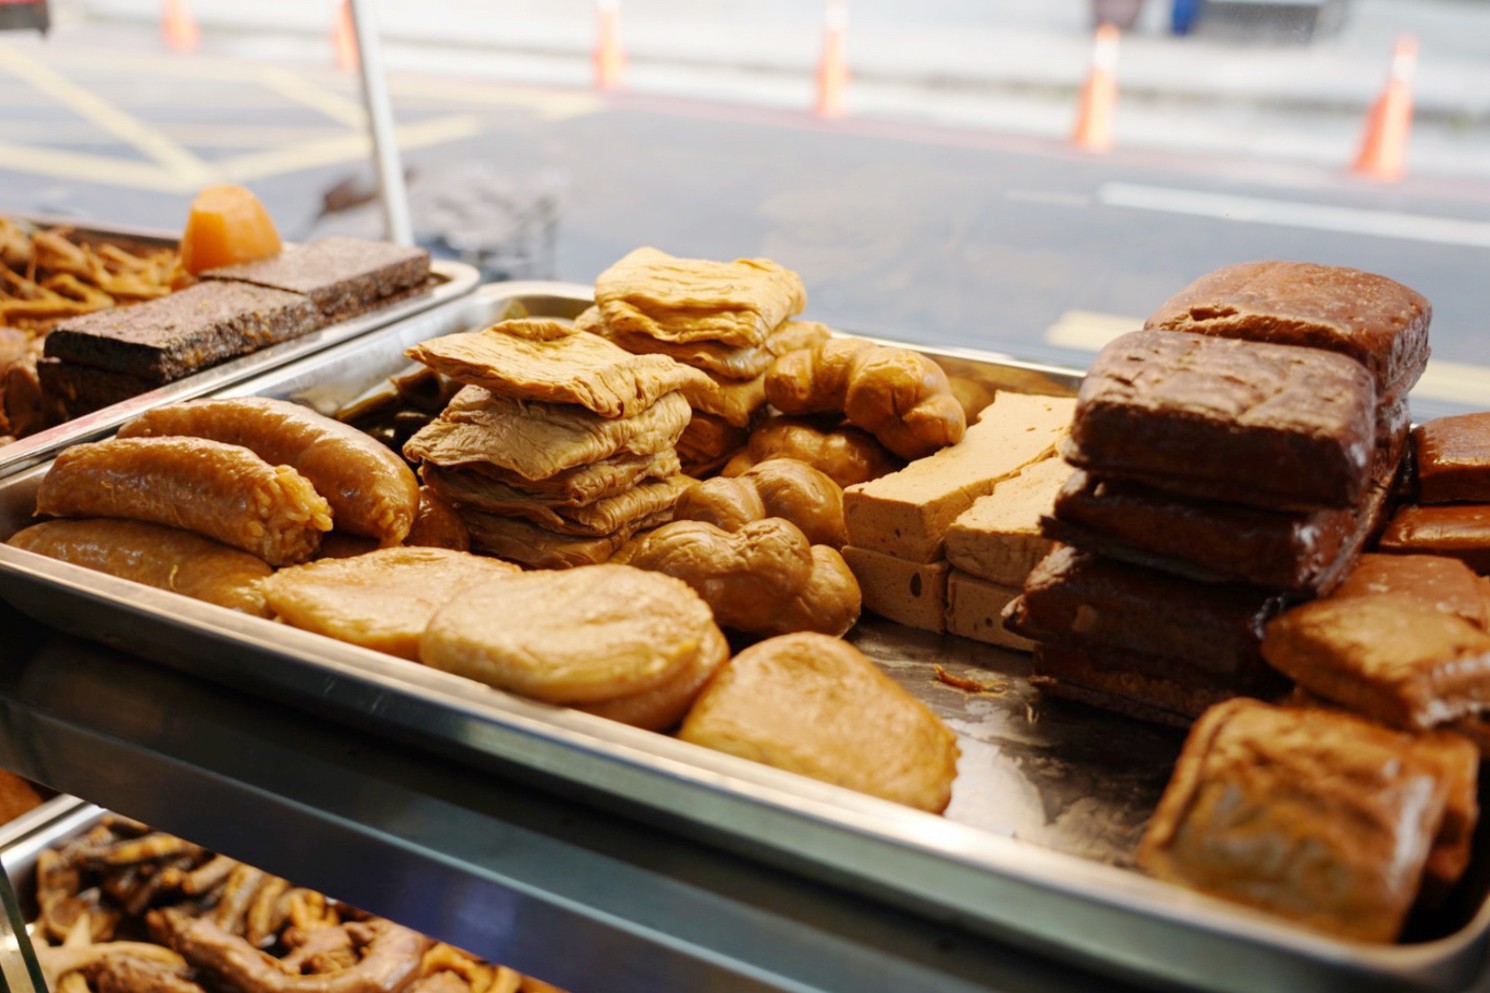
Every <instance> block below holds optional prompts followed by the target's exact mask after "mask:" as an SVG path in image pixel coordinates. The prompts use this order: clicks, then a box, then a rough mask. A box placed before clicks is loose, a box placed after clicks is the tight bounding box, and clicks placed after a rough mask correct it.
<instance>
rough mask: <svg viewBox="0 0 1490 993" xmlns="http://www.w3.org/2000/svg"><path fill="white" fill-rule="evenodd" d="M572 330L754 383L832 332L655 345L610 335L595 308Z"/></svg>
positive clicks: (789, 326) (810, 324)
mask: <svg viewBox="0 0 1490 993" xmlns="http://www.w3.org/2000/svg"><path fill="white" fill-rule="evenodd" d="M574 326H575V327H576V328H579V329H580V330H581V331H589V332H590V333H592V334H598V335H600V336H601V337H603V338H608V339H609V340H611V341H613V342H615V343H616V344H617V345H620V346H621V347H622V348H624V349H626V351H628V352H635V353H636V354H638V355H653V354H655V355H667V356H669V357H671V358H675V359H677V360H678V361H679V362H682V363H683V364H684V365H691V366H693V367H694V368H695V369H702V370H704V371H705V372H707V373H709V374H710V375H712V376H718V377H722V378H724V379H754V378H755V377H757V376H760V375H763V374H764V373H765V371H766V370H767V369H769V368H770V367H771V363H772V362H774V361H775V360H776V359H777V358H778V357H779V356H782V355H785V354H787V353H788V352H794V351H796V350H797V349H800V348H811V347H812V346H813V345H816V344H818V343H819V342H823V341H827V340H828V339H829V338H830V337H832V335H833V332H832V331H831V330H829V328H828V326H827V325H826V324H822V323H820V322H818V321H785V322H783V323H782V324H781V326H779V327H778V328H776V330H774V331H772V332H771V333H770V334H769V335H768V336H767V337H766V340H765V341H764V342H762V343H761V344H759V345H743V346H736V345H723V344H720V343H719V342H717V341H690V342H672V341H659V340H658V339H656V338H653V337H652V336H650V335H646V334H638V333H636V332H628V331H613V330H611V328H610V327H609V326H608V325H607V324H606V323H605V319H604V318H603V317H602V316H601V314H600V308H599V307H590V308H589V309H588V310H586V311H585V312H584V313H582V314H580V315H579V316H578V317H576V318H575V319H574Z"/></svg>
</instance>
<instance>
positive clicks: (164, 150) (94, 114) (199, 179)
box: [0, 46, 213, 186]
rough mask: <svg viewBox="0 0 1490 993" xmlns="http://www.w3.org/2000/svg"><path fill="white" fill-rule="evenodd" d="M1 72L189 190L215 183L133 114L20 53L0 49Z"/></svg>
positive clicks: (201, 165)
mask: <svg viewBox="0 0 1490 993" xmlns="http://www.w3.org/2000/svg"><path fill="white" fill-rule="evenodd" d="M0 70H3V71H5V72H7V73H9V74H10V75H12V76H14V77H15V78H17V79H20V80H22V81H23V82H25V83H27V84H29V85H30V86H32V87H34V88H36V89H37V90H40V91H41V92H42V93H45V94H46V95H47V96H49V97H51V98H52V99H54V100H56V101H57V102H58V103H60V104H62V105H63V106H65V107H67V108H68V109H70V110H72V111H74V112H75V113H77V114H79V115H81V116H82V117H85V118H87V119H88V120H90V121H92V122H93V123H94V124H96V125H98V126H99V127H100V128H102V129H104V130H105V131H107V132H109V133H110V134H112V135H115V136H116V137H118V138H119V139H120V140H121V141H124V142H126V143H128V144H130V145H133V146H134V147H135V148H138V149H139V150H140V151H141V152H143V153H144V154H145V155H147V156H149V157H150V158H152V159H154V160H155V161H156V162H158V163H160V165H162V166H164V167H165V168H166V169H168V170H169V171H170V172H171V173H172V174H174V175H175V176H176V178H177V180H178V181H179V182H180V183H182V184H184V185H187V186H203V185H205V184H207V183H209V182H211V181H212V179H213V174H212V170H211V168H210V167H209V166H208V165H207V163H205V162H203V161H202V160H201V159H199V158H197V157H196V156H195V155H193V154H192V153H191V152H189V151H187V150H186V149H185V148H183V147H182V146H181V145H179V144H177V143H176V142H174V141H172V140H171V139H169V138H167V137H166V136H165V135H163V134H161V133H160V132H159V131H157V130H156V129H155V128H152V127H151V126H150V125H148V124H146V123H145V122H144V121H141V120H140V119H139V118H137V117H135V116H134V115H132V114H127V113H125V112H124V111H122V110H120V109H119V108H118V107H115V106H114V105H113V104H111V103H109V102H108V101H107V100H104V99H103V98H102V97H99V96H98V95H97V94H95V93H94V92H93V91H91V90H89V89H87V88H86V87H83V86H80V85H78V84H77V83H74V82H73V81H72V80H70V79H68V78H67V77H66V76H64V75H62V74H61V73H59V72H57V71H56V70H55V69H52V68H51V67H50V66H47V65H44V64H42V63H41V62H38V61H37V60H35V59H32V58H29V57H27V56H25V55H22V54H21V53H20V51H18V50H17V49H14V48H10V47H7V46H0Z"/></svg>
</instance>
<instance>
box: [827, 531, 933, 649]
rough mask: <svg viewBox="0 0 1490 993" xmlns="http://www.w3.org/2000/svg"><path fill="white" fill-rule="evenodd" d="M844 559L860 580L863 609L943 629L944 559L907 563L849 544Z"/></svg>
mask: <svg viewBox="0 0 1490 993" xmlns="http://www.w3.org/2000/svg"><path fill="white" fill-rule="evenodd" d="M843 561H844V562H846V563H848V567H849V570H850V571H851V572H853V574H854V578H855V579H857V580H858V581H859V589H860V591H861V592H862V593H863V595H864V609H866V610H872V611H874V612H875V613H876V614H879V615H880V616H881V617H884V618H888V619H889V620H892V621H897V622H899V623H901V624H904V625H906V626H908V627H913V628H921V629H922V630H923V631H945V630H946V625H947V620H946V614H947V571H948V568H949V567H948V565H947V563H946V562H932V563H929V564H928V563H923V562H907V561H906V560H905V559H898V558H896V557H895V556H893V555H886V554H884V553H883V552H875V551H870V550H869V549H866V548H854V547H852V546H848V545H846V546H844V549H843Z"/></svg>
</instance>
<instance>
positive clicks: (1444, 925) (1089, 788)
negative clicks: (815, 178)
mask: <svg viewBox="0 0 1490 993" xmlns="http://www.w3.org/2000/svg"><path fill="white" fill-rule="evenodd" d="M587 294H588V288H587V287H582V286H569V285H564V284H553V283H511V284H499V285H493V286H486V287H482V288H481V289H479V290H477V291H476V292H475V293H473V294H471V295H470V296H468V297H466V298H465V299H463V300H460V301H457V302H456V303H453V304H450V305H448V306H445V307H442V308H440V309H439V310H436V311H430V312H427V313H425V314H422V315H418V316H415V317H413V318H410V319H408V320H406V321H404V322H401V323H399V324H397V325H395V326H393V327H390V328H387V329H385V330H384V331H382V332H379V333H377V334H373V335H368V336H366V337H364V338H362V339H360V340H359V341H357V342H355V343H353V344H349V345H343V346H340V347H337V348H334V349H330V350H327V351H325V352H322V353H320V354H318V355H316V356H313V357H311V358H309V359H306V360H304V361H301V362H298V363H295V364H294V365H289V366H284V367H281V368H278V369H276V370H273V371H271V372H268V373H266V374H264V375H262V376H260V377H257V378H255V379H253V380H250V381H245V382H241V383H238V384H236V385H234V386H231V387H229V388H227V389H225V390H222V391H220V394H221V395H263V396H276V397H282V398H290V399H295V400H298V401H301V402H305V403H308V404H310V405H311V406H313V407H316V408H317V409H319V410H322V411H325V412H334V411H336V410H338V409H340V408H342V407H344V406H345V405H347V404H348V403H350V402H351V401H352V400H353V399H355V398H356V397H358V396H360V395H362V394H364V393H365V392H367V391H368V390H369V389H370V388H373V387H375V386H376V385H377V384H378V383H379V382H380V381H381V380H383V379H384V378H386V377H387V376H389V375H391V374H395V373H397V372H399V371H400V370H402V369H404V368H406V367H407V365H408V363H407V360H405V359H404V357H403V350H404V349H405V348H406V347H407V346H408V345H410V344H412V343H414V342H417V341H421V340H424V339H426V338H430V337H435V336H438V335H440V334H446V333H450V332H454V331H458V330H464V329H466V328H471V327H477V326H481V325H484V324H486V323H490V322H492V321H494V320H498V319H501V318H503V317H506V316H512V315H515V314H523V313H526V314H534V315H553V316H572V315H574V314H575V313H577V312H578V311H579V310H580V309H582V308H583V306H585V304H586V302H587ZM927 352H928V354H932V355H934V356H936V357H937V358H938V359H939V360H941V361H943V362H944V364H946V365H947V366H948V368H949V372H951V373H952V375H953V376H954V377H955V378H957V379H959V380H962V382H961V383H960V388H962V389H964V390H970V389H985V390H986V389H988V388H990V387H999V388H1011V389H1024V390H1030V391H1039V392H1053V393H1060V392H1069V391H1070V390H1071V389H1072V388H1073V387H1074V385H1075V384H1076V382H1077V380H1078V378H1079V377H1078V376H1077V375H1076V374H1075V373H1073V372H1071V371H1069V370H1059V369H1052V368H1048V367H1041V366H1034V365H1030V364H1027V363H1021V362H1017V361H1015V360H1012V359H1009V358H1006V357H1003V356H995V355H986V354H979V353H974V352H967V351H960V352H939V351H932V350H927ZM44 471H45V467H38V468H36V469H33V470H31V471H28V472H25V473H20V474H17V475H15V476H12V477H10V478H9V479H6V480H3V481H0V536H6V535H9V534H10V533H12V532H13V531H14V530H16V529H17V528H19V527H21V526H23V525H24V524H25V523H26V521H27V519H28V518H29V515H30V511H31V506H32V501H33V496H34V492H35V488H36V486H37V484H38V483H39V481H40V478H41V475H42V474H43V473H44ZM0 595H3V596H5V597H6V598H7V599H8V600H10V601H11V602H12V603H13V604H15V605H16V606H17V607H18V608H20V609H21V610H23V611H25V612H27V613H29V614H31V615H32V616H34V617H37V618H39V619H41V620H43V621H45V622H48V623H51V624H53V625H55V626H57V627H60V628H63V629H65V630H70V631H73V632H77V633H84V634H86V635H88V636H89V637H92V638H95V639H97V640H99V641H102V642H104V643H106V644H109V645H112V646H114V647H117V648H120V649H122V650H126V651H132V652H134V653H136V654H142V655H145V656H147V657H149V658H151V659H154V660H156V661H159V662H162V663H165V664H167V665H170V666H172V667H175V668H177V669H180V670H183V671H185V672H188V673H193V674H196V675H199V676H203V677H207V678H211V679H214V680H217V681H219V682H223V683H226V684H228V685H231V686H234V687H238V688H241V689H245V690H249V691H251V692H253V693H256V694H259V695H262V696H265V697H268V698H270V699H274V700H277V701H280V702H282V703H285V704H288V705H291V706H294V707H298V708H302V709H304V710H306V711H309V712H312V713H316V714H332V715H335V716H337V717H338V718H339V719H341V720H344V721H347V722H349V723H352V724H355V725H357V726H359V727H363V728H366V729H369V730H372V731H374V732H376V733H379V734H383V735H387V736H391V737H395V738H398V739H400V740H404V741H410V742H415V743H419V744H422V745H425V746H428V747H429V748H431V749H432V750H435V751H437V752H438V753H440V754H443V755H448V756H451V757H453V758H457V759H460V760H462V761H465V762H468V763H471V764H474V765H477V766H489V767H492V768H501V769H512V768H517V769H521V770H524V771H525V772H526V773H527V774H529V775H530V776H532V777H536V779H538V780H540V781H542V782H544V783H548V784H551V785H553V786H555V787H556V788H561V789H562V788H565V787H568V788H574V789H581V790H584V791H586V792H588V793H591V794H593V795H597V796H602V797H610V798H613V799H614V801H615V802H616V803H618V804H623V805H624V806H625V807H626V808H627V809H629V810H639V811H642V812H644V813H650V815H651V816H654V817H656V818H657V819H658V820H659V821H662V820H665V821H667V822H668V823H670V824H676V823H679V822H682V823H685V824H686V825H687V826H688V828H689V831H690V833H692V834H694V835H695V836H696V837H698V838H700V839H702V840H706V841H708V842H710V843H713V844H715V845H719V846H722V847H725V848H727V849H728V850H730V851H733V852H737V853H740V854H744V855H747V856H749V857H752V858H756V859H763V860H767V861H769V862H770V863H771V864H773V865H775V866H778V867H785V868H787V869H790V870H791V871H794V872H797V873H800V874H802V875H804V876H807V877H809V878H812V879H815V880H819V881H822V882H825V883H830V884H833V885H835V886H839V887H847V888H849V889H852V890H855V891H857V892H859V893H862V894H865V895H867V896H869V897H872V898H873V899H875V900H879V901H882V902H884V903H885V904H887V905H889V906H891V907H894V908H897V909H900V910H905V911H910V912H914V913H918V914H921V915H923V916H927V917H930V918H931V919H933V920H937V921H944V922H948V923H952V924H955V925H957V926H959V927H961V928H965V929H968V930H972V931H975V932H981V933H983V934H986V935H989V936H990V937H996V938H1002V939H1005V940H1010V939H1012V940H1015V941H1018V942H1020V943H1022V944H1025V945H1029V946H1033V947H1037V948H1039V949H1040V950H1042V951H1044V952H1047V953H1051V954H1054V955H1056V956H1057V957H1059V958H1062V959H1065V960H1069V961H1073V962H1077V963H1080V964H1085V965H1096V966H1097V967H1099V968H1101V969H1103V970H1105V971H1106V972H1108V973H1109V974H1120V975H1124V976H1129V977H1136V978H1139V979H1141V980H1144V981H1150V982H1152V981H1156V980H1157V981H1167V982H1173V983H1181V984H1184V985H1187V986H1192V987H1196V988H1205V989H1214V990H1237V991H1241V990H1247V991H1260V990H1269V991H1271V990H1277V989H1290V990H1374V989H1423V990H1441V991H1449V990H1460V989H1463V988H1465V987H1466V986H1467V985H1468V984H1469V983H1470V982H1471V980H1472V979H1473V978H1474V977H1475V976H1476V974H1477V972H1478V970H1479V969H1480V965H1481V958H1482V955H1483V952H1484V949H1485V935H1486V929H1487V926H1490V908H1487V907H1486V906H1485V891H1486V886H1487V883H1490V870H1487V867H1486V865H1485V864H1484V863H1485V861H1486V860H1485V859H1484V858H1483V857H1481V858H1480V859H1478V860H1477V863H1476V865H1475V866H1473V867H1472V868H1471V872H1470V881H1469V883H1468V884H1467V885H1466V886H1465V888H1464V892H1463V894H1462V896H1463V899H1462V900H1461V901H1460V902H1459V904H1458V905H1457V906H1456V907H1455V908H1453V909H1452V910H1451V911H1450V912H1448V913H1445V914H1442V915H1438V916H1431V917H1424V918H1422V919H1420V920H1417V921H1415V922H1414V925H1413V930H1412V933H1411V934H1410V935H1409V942H1408V943H1405V944H1403V945H1399V946H1389V947H1386V946H1366V945H1357V944H1351V943H1346V942H1340V941H1334V940H1331V939H1327V938H1322V937H1318V936H1315V935H1310V934H1305V933H1302V932H1300V931H1298V930H1296V929H1294V928H1292V927H1290V926H1288V925H1287V924H1285V923H1282V922H1279V921H1277V920H1274V919H1272V918H1268V917H1265V916H1263V915H1258V914H1253V913H1250V912H1248V911H1245V910H1243V909H1240V908H1236V907H1233V906H1231V905H1228V904H1224V903H1220V902H1218V901H1214V900H1210V899H1208V898H1205V897H1203V896H1200V895H1197V894H1194V893H1190V892H1187V891H1184V890H1181V889H1178V888H1175V887H1170V886H1167V885H1165V884H1162V883H1159V882H1157V881H1154V880H1151V879H1148V878H1146V877H1144V876H1142V875H1141V874H1139V873H1137V872H1134V871H1132V870H1131V869H1130V868H1128V864H1129V862H1130V859H1131V853H1132V849H1133V845H1134V844H1135V843H1136V840H1137V838H1138V836H1139V835H1140V833H1141V831H1142V829H1143V826H1144V823H1145V821H1146V819H1147V817H1148V814H1149V812H1150V811H1151V809H1152V806H1153V803H1154V801H1155V800H1156V798H1157V796H1158V795H1159V792H1160V791H1161V790H1162V788H1163V785H1164V783H1165V781H1166V780H1167V778H1168V775H1169V769H1170V765H1171V763H1172V761H1173V758H1174V755H1175V754H1176V752H1177V750H1178V747H1179V744H1180V740H1181V739H1180V736H1179V735H1178V734H1176V733H1174V732H1172V731H1168V730H1165V729H1161V728H1156V727H1152V726H1148V725H1143V724H1139V723H1136V722H1130V721H1126V720H1123V719H1121V718H1118V717H1115V716H1111V715H1107V714H1103V713H1099V712H1096V711H1092V710H1088V709H1085V708H1082V707H1079V706H1075V705H1062V704H1060V703H1049V704H1046V703H1043V702H1041V701H1039V700H1038V699H1037V697H1036V696H1035V695H1034V693H1033V692H1032V691H1031V689H1030V688H1029V686H1028V683H1027V681H1026V680H1025V675H1026V671H1027V670H1026V663H1025V660H1024V658H1023V657H1022V656H1019V655H1017V654H1014V653H1009V652H1004V651H1000V650H998V649H994V648H991V647H989V646H985V645H981V644H978V643H975V642H971V641H967V640H964V639H960V638H956V637H951V636H935V635H929V634H925V633H922V632H916V631H910V630H908V629H905V628H901V627H899V626H898V625H894V624H889V623H886V622H882V621H878V620H876V619H873V618H870V619H867V620H866V621H864V622H862V623H861V624H860V626H859V627H858V628H857V629H856V630H855V632H854V633H853V636H852V637H853V640H855V641H856V643H857V644H858V645H859V646H860V647H861V648H863V649H864V650H865V651H866V653H868V654H869V655H870V656H871V657H873V658H875V659H876V660H877V661H878V662H879V663H880V664H881V665H883V666H884V667H885V668H886V669H887V671H889V672H890V673H891V674H892V675H893V676H894V677H895V678H896V679H897V680H899V681H900V682H901V683H902V685H904V686H906V687H907V688H908V689H909V690H911V692H913V693H914V694H915V695H916V696H917V697H919V698H921V699H923V700H925V701H926V702H927V703H928V704H929V705H931V706H932V707H933V708H934V709H935V710H936V711H937V712H938V713H939V714H940V715H941V716H942V717H943V719H944V720H946V721H947V722H948V724H949V725H950V726H951V727H952V728H953V729H954V730H955V731H956V732H957V733H958V736H959V739H960V742H961V745H962V750H963V759H962V762H961V763H960V765H959V776H958V780H957V783H956V785H955V787H954V799H953V803H952V806H951V808H950V809H949V810H948V813H947V816H946V817H945V818H938V817H933V816H931V815H927V814H923V813H920V812H917V811H913V810H909V809H906V808H902V807H899V806H896V805H894V804H890V803H886V802H884V801H880V800H876V799H874V798H871V797H866V796H861V795H859V794H855V793H851V792H849V791H846V790H843V789H839V788H837V787H833V786H829V785H827V784H823V783H818V782H815V781H812V780H807V779H803V778H801V777H798V776H794V775H791V774H788V773H784V772H781V771H778V770H774V769H770V768H766V767H763V766H759V765H756V764H754V763H750V762H746V761H743V760H740V759H736V758H734V757H732V756H727V755H722V754H718V753H714V752H710V751H707V750H704V749H699V748H696V747H694V746H691V745H689V744H687V743H684V742H680V741H677V740H674V739H672V738H668V737H666V736H662V735H656V734H649V733H647V732H643V731H638V730H636V729H634V728H629V727H625V726H622V725H617V724H614V723H611V722H607V721H604V720H600V719H598V718H593V717H590V716H589V715H585V714H581V713H577V712H573V711H569V710H566V709H562V708H554V707H549V706H545V705H541V704H537V703H533V702H531V701H526V700H522V699H518V698H515V697H511V696H508V695H506V694H503V693H500V692H498V691H495V690H491V689H488V688H486V687H482V686H477V685H475V684H473V683H471V682H468V681H466V680H464V679H461V678H459V677H455V676H451V675H449V674H446V673H441V672H435V671H432V670H428V669H424V668H422V667H420V666H417V665H412V664H410V663H407V662H404V661H402V660H400V659H396V658H392V657H389V656H385V655H381V654H379V653H376V652H371V651H366V650H363V649H359V648H356V647H354V646H350V645H344V644H340V643H337V642H333V641H330V640H328V639H324V638H321V637H319V636H316V635H312V634H309V633H307V632H303V631H298V630H294V629H290V628H287V627H285V626H283V625H276V624H273V623H270V622H266V621H262V620H260V619H257V618H251V617H246V616H242V615H239V614H235V613H232V612H230V611H226V610H222V609H220V608H216V607H213V606H211V605H208V604H202V603H198V602H196V601H191V600H184V599H182V598H180V597H177V596H174V595H172V594H168V593H165V592H162V591H157V590H153V589H145V588H142V587H139V586H137V585H135V584H132V583H128V582H125V581H122V580H118V579H114V578H112V577H109V576H103V575H100V574H97V573H91V572H87V571H84V570H80V569H77V568H75V567H71V566H68V565H65V564H63V563H59V562H55V561H52V560H49V559H45V558H41V557H39V556H35V555H31V554H28V553H25V552H21V551H19V550H16V549H11V548H9V547H4V546H0ZM934 664H941V665H942V666H944V667H945V668H946V669H947V670H949V671H950V672H951V673H953V674H954V675H964V674H967V675H974V676H976V677H977V678H980V679H985V680H986V679H989V678H990V677H992V676H1001V677H1002V678H1003V679H1004V681H1005V682H1006V683H1007V688H1006V689H1005V691H1004V692H1002V693H1000V694H988V695H978V696H969V695H967V694H965V693H963V692H962V691H960V690H956V689H953V688H951V687H949V686H946V685H944V684H942V683H939V682H937V681H936V680H935V679H934V678H933V672H932V667H933V665H934Z"/></svg>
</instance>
